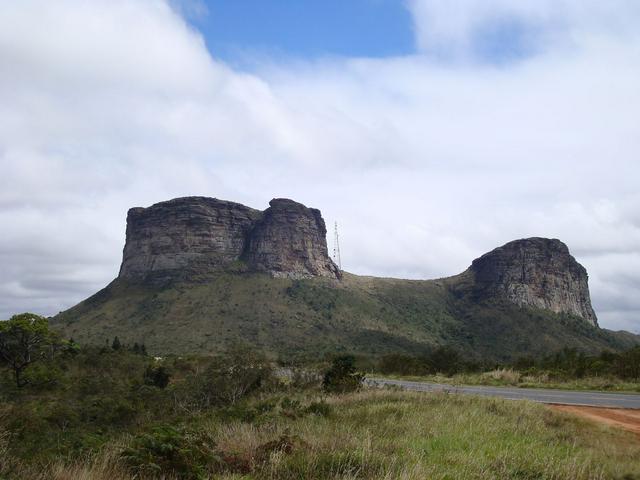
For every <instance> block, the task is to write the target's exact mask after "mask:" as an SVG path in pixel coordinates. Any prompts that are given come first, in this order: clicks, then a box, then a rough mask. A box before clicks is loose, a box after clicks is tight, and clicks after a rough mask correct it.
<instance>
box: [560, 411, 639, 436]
mask: <svg viewBox="0 0 640 480" xmlns="http://www.w3.org/2000/svg"><path fill="white" fill-rule="evenodd" d="M549 407H550V408H552V409H553V410H556V411H560V412H567V413H572V414H574V415H578V416H581V417H584V418H588V419H590V420H593V421H595V422H600V423H604V424H606V425H611V426H614V427H620V428H624V429H625V430H629V431H630V432H634V433H636V434H637V435H639V436H640V410H634V409H627V408H601V407H582V406H575V405H549Z"/></svg>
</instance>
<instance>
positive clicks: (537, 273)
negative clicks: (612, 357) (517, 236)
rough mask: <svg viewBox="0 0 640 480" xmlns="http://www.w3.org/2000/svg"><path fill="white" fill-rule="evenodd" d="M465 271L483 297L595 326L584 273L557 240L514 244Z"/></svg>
mask: <svg viewBox="0 0 640 480" xmlns="http://www.w3.org/2000/svg"><path fill="white" fill-rule="evenodd" d="M469 270H470V271H471V273H472V274H473V276H474V279H475V288H476V290H477V291H478V292H479V293H481V294H482V295H483V296H491V295H500V296H502V297H504V298H507V299H508V300H509V301H511V302H513V303H515V304H517V305H519V306H531V307H537V308H543V309H547V310H551V311H553V312H556V313H569V314H572V315H577V316H579V317H582V318H583V319H584V320H585V321H587V322H588V323H590V324H591V325H594V326H597V325H598V320H597V318H596V314H595V312H594V311H593V308H592V306H591V299H590V295H589V285H588V279H589V277H588V275H587V271H586V269H585V268H584V267H583V266H582V265H580V264H579V263H578V262H577V261H576V259H575V258H573V256H571V254H570V253H569V249H568V248H567V246H566V245H565V244H564V243H562V242H561V241H560V240H556V239H548V238H527V239H522V240H515V241H513V242H509V243H507V244H506V245H503V246H502V247H499V248H496V249H495V250H492V251H491V252H489V253H486V254H485V255H483V256H482V257H480V258H478V259H476V260H474V261H473V263H472V264H471V267H470V268H469Z"/></svg>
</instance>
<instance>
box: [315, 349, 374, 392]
mask: <svg viewBox="0 0 640 480" xmlns="http://www.w3.org/2000/svg"><path fill="white" fill-rule="evenodd" d="M354 364H355V358H354V357H353V356H352V355H345V356H341V357H336V358H335V359H334V360H333V363H332V365H331V367H330V368H329V370H327V372H326V373H325V374H324V379H323V381H322V388H323V389H324V390H325V391H327V392H332V393H345V392H353V391H355V390H358V389H359V388H360V387H361V385H362V380H363V379H364V375H362V374H361V373H359V372H357V371H356V368H355V365H354Z"/></svg>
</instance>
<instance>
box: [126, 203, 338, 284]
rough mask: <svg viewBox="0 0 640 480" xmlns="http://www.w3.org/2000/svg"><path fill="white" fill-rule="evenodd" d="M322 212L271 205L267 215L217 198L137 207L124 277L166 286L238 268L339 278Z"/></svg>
mask: <svg viewBox="0 0 640 480" xmlns="http://www.w3.org/2000/svg"><path fill="white" fill-rule="evenodd" d="M325 235H326V229H325V226H324V221H323V220H322V216H321V214H320V212H319V211H318V210H315V209H309V208H307V207H305V206H304V205H301V204H299V203H296V202H293V201H291V200H285V199H277V200H272V202H271V207H270V208H268V209H267V210H266V211H265V212H261V211H259V210H254V209H252V208H249V207H246V206H244V205H240V204H238V203H233V202H227V201H223V200H218V199H214V198H205V197H186V198H178V199H174V200H170V201H167V202H161V203H158V204H155V205H153V206H151V207H149V208H132V209H131V210H129V213H128V215H127V238H126V243H125V247H124V252H123V260H122V265H121V267H120V275H119V277H120V278H126V279H133V280H144V281H154V282H162V281H166V280H170V279H174V278H185V277H189V276H191V275H198V274H207V273H211V272H215V271H220V270H225V269H227V268H228V267H229V266H231V265H232V264H236V263H237V264H238V265H242V266H243V267H244V268H246V269H247V270H249V271H264V272H269V273H272V274H274V275H278V276H290V277H296V278H301V277H311V276H318V275H320V276H328V277H334V278H337V277H338V275H339V272H338V270H337V268H336V267H335V265H334V264H333V262H332V261H331V259H330V258H329V256H328V254H327V244H326V238H325Z"/></svg>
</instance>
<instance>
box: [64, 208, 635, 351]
mask: <svg viewBox="0 0 640 480" xmlns="http://www.w3.org/2000/svg"><path fill="white" fill-rule="evenodd" d="M325 235H326V228H325V225H324V221H323V220H322V217H321V215H320V212H319V211H318V210H315V209H308V208H307V207H304V206H303V205H300V204H298V203H296V202H292V201H291V200H285V199H276V200H273V201H272V202H271V206H270V207H269V209H267V210H266V211H265V212H259V211H257V210H252V209H248V208H247V207H244V206H242V205H239V204H234V203H231V202H225V201H220V200H215V199H205V198H202V197H188V198H186V199H176V200H172V201H170V202H163V203H161V204H157V205H154V206H152V207H150V208H148V209H140V208H136V209H132V210H131V211H130V212H129V216H128V222H127V242H126V245H125V249H124V255H123V264H122V267H121V270H120V275H119V277H118V278H117V279H116V280H114V281H113V282H112V283H111V284H110V285H108V286H107V287H106V288H105V289H103V290H101V291H100V292H98V293H97V294H95V295H93V296H92V297H90V298H88V299H87V300H85V301H84V302H82V303H80V304H79V305H77V306H75V307H73V308H71V309H69V310H67V311H66V312H63V313H61V314H59V315H58V316H56V317H55V318H54V319H52V325H53V326H54V328H56V329H58V330H60V331H61V332H62V333H63V335H65V336H67V337H73V338H74V339H75V340H76V341H80V342H82V343H93V344H104V343H105V342H111V340H112V339H113V338H114V337H115V336H118V337H119V338H120V340H121V341H123V342H125V343H130V344H133V343H134V342H137V343H144V344H145V345H146V346H147V349H148V350H149V351H150V352H153V353H157V354H166V353H177V354H188V353H210V352H220V351H223V350H224V349H225V348H226V346H228V345H229V344H231V343H233V342H238V341H241V342H246V343H249V344H251V345H254V346H255V347H256V348H258V349H261V350H264V351H265V352H269V353H271V354H273V355H283V356H285V357H292V356H306V357H315V356H317V355H321V354H324V353H337V352H354V353H361V354H370V355H379V354H384V353H390V352H398V353H410V354H420V353H421V352H425V351H427V350H429V349H431V348H434V347H435V346H438V345H451V346H454V347H456V348H458V349H460V350H463V351H465V352H466V354H467V355H468V356H469V357H471V358H475V359H491V360H508V359H513V358H517V357H520V356H525V355H534V356H541V355H545V354H549V353H552V352H554V351H557V350H560V349H562V348H564V347H575V348H578V349H580V350H584V351H587V352H591V353H593V352H599V351H600V350H602V349H612V350H619V349H624V348H628V347H630V346H632V345H633V344H634V343H640V342H639V337H637V336H635V335H632V334H629V333H626V332H611V331H607V330H604V329H601V328H599V327H598V324H597V318H596V315H595V313H594V312H593V309H592V308H591V303H590V299H589V291H588V284H587V280H588V277H587V273H586V270H585V269H584V268H583V267H582V266H581V265H580V264H579V263H578V262H577V261H576V260H575V259H574V258H573V257H572V256H571V255H570V253H569V250H568V248H567V247H566V245H564V244H563V243H562V242H560V241H558V240H552V239H542V238H531V239H523V240H517V241H514V242H510V243H508V244H507V245H505V246H503V247H499V248H497V249H495V250H493V251H492V252H489V253H488V254H486V255H484V256H482V257H481V258H479V259H477V260H475V261H474V262H473V263H472V265H471V266H470V268H469V269H468V270H467V271H465V272H464V273H462V274H460V275H457V276H454V277H450V278H445V279H439V280H399V279H389V278H375V277H361V276H356V275H352V274H349V273H345V272H339V271H338V270H337V268H336V266H335V264H333V262H332V261H331V259H330V258H329V257H328V253H327V246H326V240H325Z"/></svg>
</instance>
